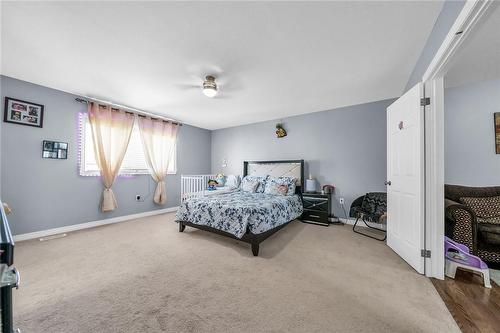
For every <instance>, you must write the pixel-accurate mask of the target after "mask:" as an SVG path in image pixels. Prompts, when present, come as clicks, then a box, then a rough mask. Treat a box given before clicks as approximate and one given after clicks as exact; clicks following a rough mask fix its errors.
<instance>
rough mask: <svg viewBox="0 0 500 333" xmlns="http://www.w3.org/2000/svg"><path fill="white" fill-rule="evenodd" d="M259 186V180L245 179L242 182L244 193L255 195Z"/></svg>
mask: <svg viewBox="0 0 500 333" xmlns="http://www.w3.org/2000/svg"><path fill="white" fill-rule="evenodd" d="M258 186H259V182H258V181H257V180H252V179H247V178H246V177H245V178H243V180H242V181H241V190H242V191H243V192H250V193H255V191H256V190H257V187H258Z"/></svg>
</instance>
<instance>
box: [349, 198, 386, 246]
mask: <svg viewBox="0 0 500 333" xmlns="http://www.w3.org/2000/svg"><path fill="white" fill-rule="evenodd" d="M386 213H387V193H385V192H369V193H366V194H365V195H363V196H361V197H359V198H357V199H356V200H354V201H353V203H352V204H351V209H350V211H349V216H350V217H355V218H356V222H355V223H354V226H353V227H352V230H353V231H354V232H355V233H357V234H360V235H363V236H366V237H370V238H373V239H376V240H379V241H385V239H386V238H387V232H386V230H384V229H380V228H376V227H373V226H370V225H369V224H368V223H367V222H372V223H380V224H384V223H386V217H387V215H386ZM359 220H361V221H363V223H364V224H365V225H366V226H367V227H368V228H370V229H375V230H378V231H381V232H383V233H384V237H383V238H380V237H375V236H372V235H369V234H366V233H363V232H360V231H358V230H356V226H357V224H358V221H359Z"/></svg>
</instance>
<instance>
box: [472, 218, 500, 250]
mask: <svg viewBox="0 0 500 333" xmlns="http://www.w3.org/2000/svg"><path fill="white" fill-rule="evenodd" d="M477 230H478V237H479V240H480V241H482V242H484V243H486V244H488V245H498V246H500V224H490V223H478V225H477Z"/></svg>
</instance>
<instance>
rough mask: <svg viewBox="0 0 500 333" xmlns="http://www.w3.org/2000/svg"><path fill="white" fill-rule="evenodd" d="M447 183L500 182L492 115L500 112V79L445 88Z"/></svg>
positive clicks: (483, 183)
mask: <svg viewBox="0 0 500 333" xmlns="http://www.w3.org/2000/svg"><path fill="white" fill-rule="evenodd" d="M444 108H445V113H444V116H445V132H444V134H445V146H444V148H445V182H446V183H448V184H461V185H470V186H492V185H496V186H498V185H500V154H499V155H497V154H496V153H495V127H494V123H493V114H494V113H495V112H500V80H499V79H497V80H493V81H485V82H480V83H473V84H470V85H464V86H460V87H454V88H448V89H445V98H444Z"/></svg>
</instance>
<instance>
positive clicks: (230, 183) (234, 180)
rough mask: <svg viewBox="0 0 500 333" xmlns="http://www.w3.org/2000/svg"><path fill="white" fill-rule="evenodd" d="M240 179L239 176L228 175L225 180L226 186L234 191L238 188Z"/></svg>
mask: <svg viewBox="0 0 500 333" xmlns="http://www.w3.org/2000/svg"><path fill="white" fill-rule="evenodd" d="M240 182H241V178H240V176H235V175H228V176H227V178H226V186H227V187H229V188H231V189H234V188H238V187H240Z"/></svg>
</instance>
